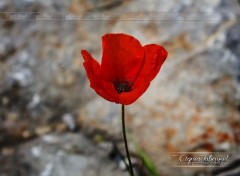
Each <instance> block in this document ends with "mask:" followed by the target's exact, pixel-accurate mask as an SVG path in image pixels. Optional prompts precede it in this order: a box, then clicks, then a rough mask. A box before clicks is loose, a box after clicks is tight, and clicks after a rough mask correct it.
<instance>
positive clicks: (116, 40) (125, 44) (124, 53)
mask: <svg viewBox="0 0 240 176" xmlns="http://www.w3.org/2000/svg"><path fill="white" fill-rule="evenodd" d="M102 47H103V56H102V63H101V73H100V74H101V76H102V78H103V79H105V80H106V81H111V82H113V81H128V82H132V81H133V80H134V79H135V78H136V76H137V75H138V73H139V71H140V69H141V67H142V64H143V61H144V49H143V47H142V45H141V44H140V42H139V41H138V40H137V39H135V38H134V37H132V36H130V35H127V34H106V35H104V36H103V37H102ZM116 79H117V80H116Z"/></svg>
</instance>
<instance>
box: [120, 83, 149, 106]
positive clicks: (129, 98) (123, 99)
mask: <svg viewBox="0 0 240 176" xmlns="http://www.w3.org/2000/svg"><path fill="white" fill-rule="evenodd" d="M149 85H150V81H143V80H140V79H139V80H138V82H136V85H133V90H132V91H131V92H123V93H121V94H119V102H120V103H121V104H124V105H129V104H132V103H133V102H135V101H136V100H137V99H138V98H139V97H140V96H141V95H142V94H143V93H144V92H145V91H146V90H147V89H148V87H149Z"/></svg>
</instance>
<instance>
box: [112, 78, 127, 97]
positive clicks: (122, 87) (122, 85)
mask: <svg viewBox="0 0 240 176" xmlns="http://www.w3.org/2000/svg"><path fill="white" fill-rule="evenodd" d="M113 85H114V88H115V90H116V91H117V92H118V94H121V93H122V92H130V91H131V90H132V85H131V83H129V82H127V81H122V82H115V83H113Z"/></svg>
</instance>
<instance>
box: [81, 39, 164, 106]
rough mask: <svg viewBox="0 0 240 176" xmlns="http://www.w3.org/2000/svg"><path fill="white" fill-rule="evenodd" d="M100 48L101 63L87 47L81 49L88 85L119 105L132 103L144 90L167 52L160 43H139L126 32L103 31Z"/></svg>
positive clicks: (157, 70)
mask: <svg viewBox="0 0 240 176" xmlns="http://www.w3.org/2000/svg"><path fill="white" fill-rule="evenodd" d="M102 48H103V55H102V63H101V65H100V64H99V63H98V62H97V61H96V60H95V59H94V58H93V57H92V56H91V55H90V54H89V53H88V51H86V50H82V52H81V53H82V56H83V58H84V63H83V65H84V67H85V69H86V72H87V76H88V79H89V81H90V86H91V87H92V88H93V89H94V90H95V91H96V93H97V94H99V95H100V96H102V97H103V98H105V99H106V100H108V101H111V102H115V103H121V104H123V105H128V104H131V103H133V102H134V101H136V100H137V99H138V98H139V97H140V96H141V95H142V94H143V93H144V92H145V91H146V90H147V88H148V87H149V85H150V82H151V81H152V80H153V79H154V78H155V76H156V75H157V73H158V72H159V70H160V68H161V66H162V64H163V62H164V61H165V59H166V58H167V55H168V53H167V51H166V50H165V49H164V48H163V47H162V46H160V45H156V44H149V45H145V46H142V45H141V44H140V42H139V41H138V40H137V39H135V38H134V37H132V36H130V35H126V34H106V35H104V36H103V37H102Z"/></svg>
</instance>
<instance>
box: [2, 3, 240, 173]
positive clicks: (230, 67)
mask: <svg viewBox="0 0 240 176" xmlns="http://www.w3.org/2000/svg"><path fill="white" fill-rule="evenodd" d="M0 11H1V20H0V26H1V28H0V176H96V175H97V176H121V175H124V176H127V175H128V173H127V172H126V171H124V165H123V162H122V157H124V156H125V150H124V148H123V141H122V133H121V123H120V122H121V118H120V105H117V104H113V103H110V102H107V101H105V100H104V99H102V98H101V97H99V96H97V95H96V93H95V92H94V91H93V90H92V89H91V88H90V87H89V82H88V80H87V78H86V74H85V71H84V69H83V66H82V62H83V59H82V56H81V54H80V50H81V49H87V50H88V51H89V52H90V53H92V54H93V56H94V57H95V58H96V59H98V61H100V60H101V53H102V50H101V36H102V35H104V34H105V33H119V32H121V33H127V34H130V35H133V36H134V37H136V38H137V39H139V40H140V42H141V43H142V44H143V45H145V44H149V43H157V44H161V45H163V46H164V47H165V48H166V49H167V50H168V52H169V57H168V59H167V60H166V62H165V63H164V65H163V67H162V69H161V71H160V74H159V75H158V76H157V77H156V79H155V80H154V81H153V82H152V84H151V86H150V88H149V89H148V90H147V92H146V93H145V94H144V95H143V96H142V97H141V98H139V99H138V100H137V101H136V102H135V103H134V104H132V105H130V106H127V107H126V118H127V120H126V123H127V128H128V139H129V145H130V150H131V155H132V157H133V162H134V165H135V168H136V172H137V173H138V175H142V176H151V175H152V176H157V175H160V176H193V175H195V176H197V175H203V176H206V175H214V174H217V173H218V172H217V171H216V172H213V170H214V169H216V168H207V167H203V168H189V167H187V168H183V167H173V166H174V162H175V161H174V160H172V157H171V155H172V153H173V152H199V151H201V152H230V153H237V152H239V149H240V147H239V145H240V58H239V57H240V56H239V55H240V20H239V19H240V18H239V17H240V4H239V1H234V0H228V1H226V0H211V1H208V0H201V1H198V0H182V1H178V0H162V1H158V0H149V1H144V0H139V1H138V0H89V1H84V0H69V1H63V0H1V1H0ZM8 12H31V13H36V14H37V13H39V12H49V13H52V14H58V13H61V14H65V17H66V18H65V19H60V18H59V17H56V18H53V17H52V19H51V20H43V19H39V20H38V19H34V18H33V19H28V20H24V19H22V20H21V19H20V18H21V16H17V15H16V14H15V16H13V14H12V16H11V15H9V14H8ZM81 12H87V15H90V16H87V17H84V15H83V16H81V15H80V16H81V19H75V20H73V19H74V18H75V17H76V16H74V15H73V14H80V13H81ZM92 12H104V13H106V14H110V15H109V16H104V15H103V14H104V13H102V14H101V13H100V16H99V13H98V14H96V13H92ZM129 12H131V14H129ZM137 12H141V13H142V14H140V13H137ZM147 12H153V13H154V15H155V16H154V18H149V17H143V16H141V15H143V14H145V15H146V14H147ZM126 14H127V15H126ZM67 15H68V16H67ZM85 15H86V14H85ZM94 15H95V16H94ZM43 17H44V16H43ZM105 17H107V19H104V18H105ZM109 17H110V18H109ZM152 17H153V16H152ZM238 167H240V165H238ZM238 174H239V173H238ZM225 175H226V174H225Z"/></svg>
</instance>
